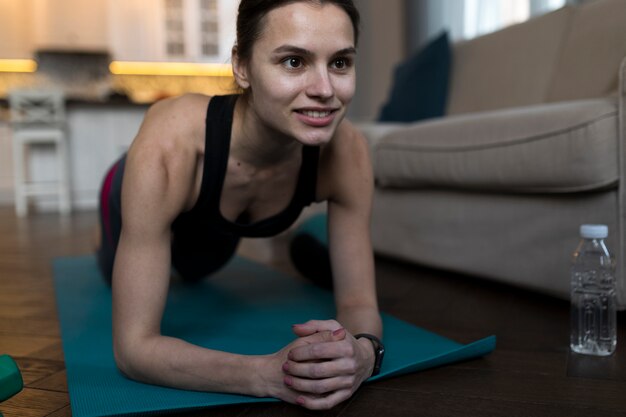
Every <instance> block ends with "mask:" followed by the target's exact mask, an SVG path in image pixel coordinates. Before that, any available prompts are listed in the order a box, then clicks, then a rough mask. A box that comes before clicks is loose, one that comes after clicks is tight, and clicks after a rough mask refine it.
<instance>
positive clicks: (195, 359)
mask: <svg viewBox="0 0 626 417" xmlns="http://www.w3.org/2000/svg"><path fill="white" fill-rule="evenodd" d="M134 345H135V346H134V347H133V348H130V349H126V350H125V351H124V349H118V350H121V352H116V361H117V364H118V367H119V368H120V370H121V371H122V372H123V373H124V374H125V375H126V376H127V377H129V378H131V379H135V380H138V381H141V382H145V383H149V384H155V385H162V386H168V387H171V388H178V389H185V390H194V391H207V392H223V393H237V394H245V395H252V396H257V397H264V396H268V395H270V393H268V392H265V387H266V384H264V381H263V367H264V365H265V364H266V362H267V359H268V357H267V356H246V355H238V354H232V353H227V352H221V351H216V350H210V349H206V348H202V347H200V346H196V345H193V344H190V343H187V342H185V341H183V340H181V339H176V338H172V337H167V336H154V337H151V338H149V339H145V340H143V341H141V342H139V341H136V342H135V343H134ZM138 346H139V347H138Z"/></svg>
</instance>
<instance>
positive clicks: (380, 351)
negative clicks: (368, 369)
mask: <svg viewBox="0 0 626 417" xmlns="http://www.w3.org/2000/svg"><path fill="white" fill-rule="evenodd" d="M362 337H364V338H366V339H369V341H370V342H372V346H374V369H373V370H372V375H370V376H376V375H378V374H379V373H380V368H381V367H382V364H383V357H384V355H385V345H383V342H381V341H380V339H379V338H378V337H376V336H374V335H373V334H369V333H359V334H356V335H354V338H355V339H360V338H362Z"/></svg>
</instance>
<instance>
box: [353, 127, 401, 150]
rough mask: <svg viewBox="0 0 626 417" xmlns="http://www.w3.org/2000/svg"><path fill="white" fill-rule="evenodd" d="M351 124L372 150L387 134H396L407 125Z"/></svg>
mask: <svg viewBox="0 0 626 417" xmlns="http://www.w3.org/2000/svg"><path fill="white" fill-rule="evenodd" d="M352 124H353V125H354V127H356V128H357V129H358V130H359V131H360V132H361V133H363V136H365V139H367V143H368V144H369V145H370V148H372V149H373V148H374V147H376V145H377V144H378V142H380V141H381V140H382V139H383V138H384V137H385V136H387V135H388V134H389V133H392V132H396V131H398V130H400V129H403V128H405V127H406V126H407V125H408V124H407V123H387V122H352Z"/></svg>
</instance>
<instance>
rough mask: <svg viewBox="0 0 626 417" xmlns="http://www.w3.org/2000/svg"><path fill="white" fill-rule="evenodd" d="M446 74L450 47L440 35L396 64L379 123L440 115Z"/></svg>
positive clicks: (443, 106) (442, 113) (444, 35)
mask: <svg viewBox="0 0 626 417" xmlns="http://www.w3.org/2000/svg"><path fill="white" fill-rule="evenodd" d="M449 73H450V44H449V42H448V34H447V32H444V33H442V34H441V35H440V36H438V37H437V38H436V39H434V40H433V41H431V42H430V43H429V44H428V45H426V47H424V48H423V49H422V50H420V51H418V52H417V53H415V54H414V55H413V56H411V57H410V58H409V59H407V60H406V61H405V62H403V63H401V64H400V65H398V67H397V68H396V70H395V72H394V79H393V86H392V88H391V93H390V95H389V100H388V101H387V103H386V104H385V105H384V106H383V108H382V110H381V113H380V116H379V121H383V122H411V121H417V120H424V119H430V118H433V117H439V116H443V115H444V113H445V110H446V100H447V98H448V79H449Z"/></svg>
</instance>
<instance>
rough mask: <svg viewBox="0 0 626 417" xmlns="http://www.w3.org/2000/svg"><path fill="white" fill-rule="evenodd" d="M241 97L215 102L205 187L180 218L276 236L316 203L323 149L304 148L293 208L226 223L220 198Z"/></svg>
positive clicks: (209, 122) (210, 112)
mask: <svg viewBox="0 0 626 417" xmlns="http://www.w3.org/2000/svg"><path fill="white" fill-rule="evenodd" d="M238 97H239V96H238V95H230V96H215V97H213V98H212V99H211V102H210V103H209V106H208V109H207V116H206V138H205V150H204V171H203V173H202V185H201V188H200V195H199V196H198V201H197V202H196V205H195V206H194V207H193V209H192V210H190V211H189V212H187V213H183V214H181V216H179V217H188V216H193V217H194V218H193V220H192V219H188V218H186V219H185V221H189V220H192V221H195V220H197V221H199V226H200V225H201V224H208V225H209V227H210V228H211V229H213V230H214V231H217V232H220V233H225V234H229V235H236V236H240V237H267V236H274V235H277V234H278V233H280V232H282V231H284V230H286V229H287V228H288V227H289V226H291V225H292V224H293V223H294V222H295V221H296V219H297V218H298V216H299V215H300V213H301V212H302V209H303V208H304V207H305V206H308V205H309V204H311V203H312V202H314V201H315V190H316V184H317V165H318V159H319V151H320V148H319V147H317V146H303V148H302V165H301V166H300V173H299V175H298V183H297V186H296V191H295V193H294V196H293V198H292V199H291V202H290V203H289V205H288V206H287V207H286V208H285V209H284V210H282V211H281V212H279V213H277V214H275V215H273V216H271V217H268V218H266V219H263V220H260V221H257V222H254V223H248V222H247V221H246V218H247V216H246V215H245V213H244V214H243V215H241V216H240V217H239V218H238V219H237V220H236V221H235V222H231V221H229V220H227V219H225V218H224V217H223V216H222V213H221V212H220V196H221V194H222V188H223V185H224V178H225V177H226V169H227V167H228V156H229V153H230V139H231V131H232V125H233V114H234V109H235V103H236V102H237V98H238Z"/></svg>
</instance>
